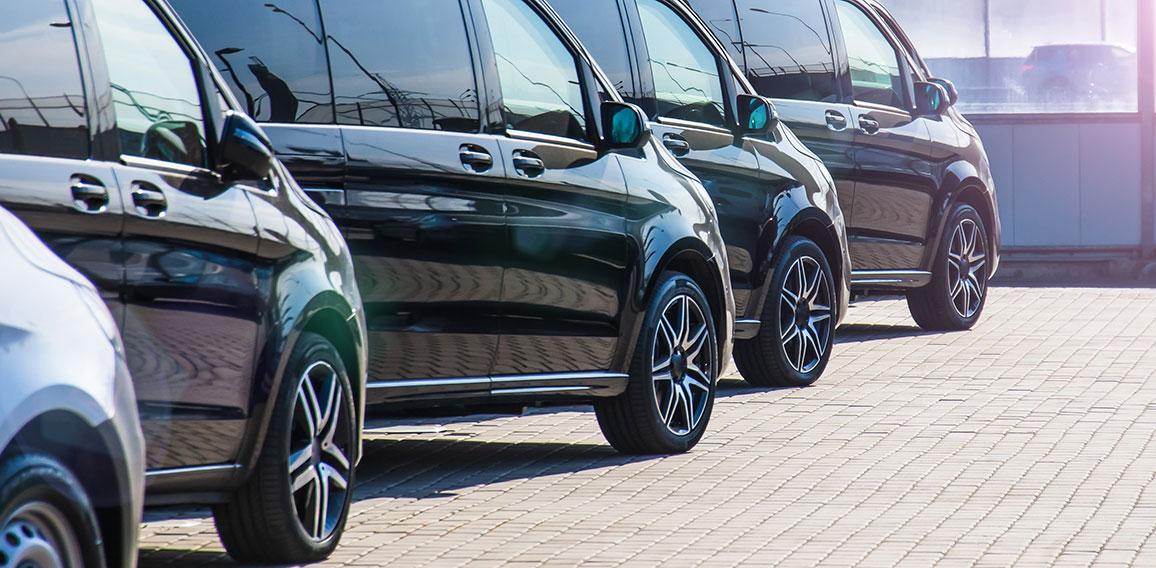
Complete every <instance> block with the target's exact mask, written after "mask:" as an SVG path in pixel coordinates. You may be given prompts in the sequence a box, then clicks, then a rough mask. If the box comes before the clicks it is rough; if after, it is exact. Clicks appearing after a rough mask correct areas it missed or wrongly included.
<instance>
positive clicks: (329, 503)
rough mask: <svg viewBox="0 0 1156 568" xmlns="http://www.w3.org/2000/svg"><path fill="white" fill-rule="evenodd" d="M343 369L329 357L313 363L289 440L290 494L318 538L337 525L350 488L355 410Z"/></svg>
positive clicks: (296, 402)
mask: <svg viewBox="0 0 1156 568" xmlns="http://www.w3.org/2000/svg"><path fill="white" fill-rule="evenodd" d="M344 400H345V398H344V392H343V389H342V386H341V379H340V377H338V375H337V371H336V370H334V368H333V367H332V366H331V365H330V364H329V363H326V362H324V361H319V362H317V363H314V364H312V365H310V366H309V368H308V369H306V370H305V373H304V374H303V376H302V377H301V382H300V384H299V386H298V387H297V396H296V397H295V398H294V407H293V426H292V433H291V435H290V438H289V480H290V483H291V487H290V492H291V494H292V497H293V502H294V505H295V508H296V511H297V520H298V522H299V523H301V528H303V529H304V530H305V532H306V534H308V535H309V536H310V538H312V539H313V540H315V541H317V542H320V541H323V540H325V539H327V538H329V537H330V536H331V535H332V534H333V532H334V531H335V530H336V529H337V524H338V522H339V521H340V519H341V515H342V513H343V508H344V507H345V496H346V492H347V491H349V490H350V487H349V478H350V473H351V471H350V468H351V467H352V465H351V463H350V461H349V457H348V456H349V450H350V443H351V442H352V441H351V440H349V439H348V433H347V428H348V424H349V420H351V418H352V417H350V416H349V412H348V410H347V409H346V406H345V404H344V402H343V401H344Z"/></svg>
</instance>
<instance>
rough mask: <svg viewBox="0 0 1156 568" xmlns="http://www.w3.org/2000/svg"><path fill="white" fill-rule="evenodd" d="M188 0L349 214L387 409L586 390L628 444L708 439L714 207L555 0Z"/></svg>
mask: <svg viewBox="0 0 1156 568" xmlns="http://www.w3.org/2000/svg"><path fill="white" fill-rule="evenodd" d="M174 5H175V7H176V9H177V11H178V12H179V13H180V14H181V16H182V18H184V20H185V22H186V23H187V24H188V25H189V27H190V28H191V29H192V30H193V32H194V33H195V35H196V36H197V37H198V39H199V40H200V41H201V42H202V43H203V44H204V45H205V46H206V47H207V49H208V50H210V51H211V52H212V53H214V54H215V55H216V59H215V60H214V62H215V63H216V64H217V65H218V66H219V67H220V68H221V69H222V70H223V71H224V73H225V75H226V76H227V77H229V78H230V86H231V87H232V89H233V90H234V92H236V93H237V95H238V98H241V99H244V100H246V101H249V102H250V103H249V104H250V106H249V110H250V112H252V113H253V114H254V115H255V116H257V117H258V119H260V120H264V121H267V122H268V124H266V125H265V129H266V131H267V132H268V133H269V135H270V137H271V139H272V140H273V143H274V146H275V147H276V148H277V150H278V153H279V155H280V156H281V158H282V159H283V160H285V162H286V164H287V165H288V166H289V168H290V170H292V171H293V173H294V175H295V176H297V178H298V180H300V181H301V182H302V184H304V185H305V187H306V189H307V191H309V192H310V193H311V194H313V195H314V197H315V198H316V199H317V200H318V201H319V202H320V203H323V204H324V205H325V207H326V209H327V210H328V211H329V212H330V214H331V215H332V216H333V217H334V219H336V220H337V223H338V224H339V225H340V226H341V228H342V231H343V233H344V234H345V237H346V239H347V240H348V242H349V246H350V248H351V249H352V250H353V254H354V261H355V264H356V272H357V280H358V284H359V286H360V288H361V291H362V294H363V296H364V301H365V309H366V316H367V319H368V321H369V337H370V340H369V345H370V352H371V357H370V367H369V376H370V382H369V395H368V397H369V401H370V403H372V404H376V405H377V410H378V411H379V412H382V413H389V412H396V411H402V410H406V409H430V408H437V409H440V410H439V412H442V413H457V414H471V413H476V412H490V411H493V410H495V409H498V410H508V409H514V410H515V411H520V410H521V409H522V408H523V407H524V406H526V405H560V404H571V403H574V402H585V403H591V402H592V403H593V404H594V407H595V410H596V414H597V417H598V421H599V424H600V425H601V427H602V431H603V433H604V434H605V435H606V438H607V440H609V441H610V443H611V444H613V445H614V447H616V448H618V449H619V450H622V451H624V452H630V453H671V452H682V451H687V450H689V449H690V448H691V447H693V446H694V445H695V444H696V443H697V442H698V441H699V439H700V438H701V436H702V434H703V432H704V431H705V429H706V425H707V423H708V419H709V417H710V413H711V409H712V407H713V404H714V396H715V391H716V380H717V378H718V376H719V372H720V369H721V367H722V365H723V364H724V362H725V361H727V360H729V357H730V351H731V349H730V346H731V338H732V335H733V334H732V327H733V320H734V300H733V298H732V295H731V292H730V287H729V285H728V281H727V276H726V266H727V256H726V250H725V248H724V245H723V242H722V238H721V237H720V236H719V231H718V220H717V218H716V213H715V210H714V208H713V207H712V206H711V202H710V196H709V195H707V194H706V192H705V191H704V190H703V187H702V185H701V184H700V183H699V181H698V180H697V179H695V178H694V176H693V175H692V174H690V173H689V172H688V171H687V170H686V169H685V168H683V167H682V166H681V165H680V164H679V163H678V162H677V161H676V160H675V159H674V158H673V157H672V156H671V155H670V154H669V153H668V152H667V151H666V150H665V149H663V148H662V145H661V143H660V141H659V140H658V139H657V138H654V137H652V136H651V133H650V131H649V129H647V127H646V117H645V116H644V115H643V114H642V113H641V111H640V110H638V109H637V107H634V106H632V105H628V104H625V103H623V102H622V100H621V98H620V97H619V96H618V94H617V93H616V91H615V90H614V89H613V88H612V87H611V85H610V84H609V83H608V82H607V80H606V78H605V76H604V75H603V73H602V71H601V70H599V69H598V67H597V66H596V65H595V64H594V63H593V62H592V61H591V60H590V59H589V57H588V56H587V54H586V53H585V51H584V50H583V49H582V47H581V45H580V44H579V43H578V41H577V40H576V39H575V38H574V37H573V36H572V35H571V34H570V33H569V32H568V31H567V30H566V28H565V26H564V25H563V24H562V23H561V22H560V21H559V20H558V19H557V17H556V15H555V14H553V12H552V11H551V10H550V9H549V7H548V6H547V5H546V4H545V3H544V2H541V1H538V0H461V1H459V0H396V1H393V2H378V1H376V0H322V1H320V2H318V1H317V0H289V1H281V2H277V3H266V2H263V1H261V0H245V1H236V0H209V1H206V0H179V1H177V2H174ZM331 86H332V88H331Z"/></svg>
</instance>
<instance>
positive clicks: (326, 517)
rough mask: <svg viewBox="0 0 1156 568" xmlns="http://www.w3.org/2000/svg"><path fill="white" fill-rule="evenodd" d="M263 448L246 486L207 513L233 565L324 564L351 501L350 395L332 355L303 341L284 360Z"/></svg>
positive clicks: (317, 340)
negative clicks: (284, 372) (286, 362)
mask: <svg viewBox="0 0 1156 568" xmlns="http://www.w3.org/2000/svg"><path fill="white" fill-rule="evenodd" d="M287 369H288V370H287V371H286V376H285V378H284V379H283V380H282V384H281V392H280V393H279V394H278V396H277V399H276V404H277V407H276V409H275V410H274V411H273V419H272V421H271V422H270V424H269V433H268V435H267V437H266V440H265V447H264V448H263V449H262V451H261V457H260V458H259V461H258V462H257V468H256V470H255V471H254V472H253V475H252V477H251V478H250V479H249V481H248V483H247V484H246V485H245V486H244V487H242V488H241V489H240V490H239V491H237V492H236V494H234V496H233V499H232V501H230V502H229V503H226V504H224V505H218V506H215V507H213V517H214V519H215V520H216V523H217V532H218V533H219V534H220V535H221V541H222V542H223V543H224V545H225V549H226V550H227V551H228V552H229V555H231V556H232V557H233V558H234V559H235V560H237V561H239V562H245V563H261V564H299V563H307V562H317V561H319V560H324V559H325V558H327V557H328V556H329V555H330V554H332V553H333V550H334V549H336V548H337V543H338V542H339V541H340V540H341V533H342V532H343V531H344V529H345V521H346V519H347V517H348V515H349V506H350V503H351V500H352V497H353V474H354V464H353V463H352V461H351V459H352V457H351V456H352V455H353V454H352V451H353V449H354V445H355V444H356V443H357V440H356V429H355V423H354V420H355V419H356V414H355V411H354V408H353V395H352V389H351V386H350V383H349V378H348V375H347V374H346V371H345V367H344V365H342V363H341V358H340V357H339V356H338V354H337V350H336V349H335V348H334V347H333V344H331V343H330V342H329V341H327V340H326V339H325V338H323V337H321V336H320V335H317V334H313V333H304V334H302V336H301V338H300V339H299V340H298V341H297V346H296V347H295V348H294V349H293V355H292V356H291V357H290V361H289V366H288V367H287Z"/></svg>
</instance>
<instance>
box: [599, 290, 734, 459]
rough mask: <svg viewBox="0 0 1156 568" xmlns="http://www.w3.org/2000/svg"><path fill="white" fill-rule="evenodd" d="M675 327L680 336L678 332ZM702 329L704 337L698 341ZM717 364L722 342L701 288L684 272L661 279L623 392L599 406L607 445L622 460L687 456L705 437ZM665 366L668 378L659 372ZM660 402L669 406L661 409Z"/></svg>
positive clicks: (648, 311)
mask: <svg viewBox="0 0 1156 568" xmlns="http://www.w3.org/2000/svg"><path fill="white" fill-rule="evenodd" d="M684 301H685V302H688V303H683V302H684ZM691 303H693V305H692V304H691ZM684 305H685V306H687V311H686V312H685V313H688V314H690V317H688V318H685V320H683V319H679V323H677V324H669V323H667V322H668V321H669V319H670V318H671V317H674V316H675V315H677V314H681V313H683V312H682V311H681V309H682V306H684ZM671 310H674V311H671ZM679 317H681V316H679ZM683 321H685V322H688V324H689V325H687V324H684V323H682V322H683ZM675 325H677V327H678V328H679V330H677V331H675V330H673V328H674V327H675ZM668 330H669V331H668ZM700 330H701V332H702V333H703V334H705V335H702V336H700V335H699V331H700ZM660 334H661V335H660ZM676 343H677V345H675V344H676ZM688 350H689V352H688ZM658 358H662V359H664V360H665V362H666V366H665V367H660V366H659V365H656V364H655V361H656V359H658ZM718 359H719V355H718V336H717V335H716V332H715V325H714V319H713V317H712V315H711V310H710V304H709V303H708V302H707V299H706V296H705V295H704V294H703V293H702V289H701V288H699V286H698V284H696V283H695V281H694V280H692V279H691V278H690V277H688V276H686V275H684V274H680V273H677V272H664V273H662V274H661V275H659V278H658V285H657V286H656V287H655V292H654V296H653V297H652V298H651V300H650V304H649V305H648V306H647V309H646V320H645V322H644V324H643V326H642V332H641V334H640V335H639V338H638V344H637V345H636V346H635V348H634V359H633V361H632V362H631V365H630V382H629V384H628V386H627V388H626V392H624V393H622V394H620V395H618V396H616V397H614V398H608V399H600V400H599V401H597V402H596V403H595V404H594V410H595V413H596V414H597V416H598V425H599V426H600V427H601V428H602V434H603V435H604V436H606V440H607V441H608V442H610V444H611V445H612V446H614V448H615V449H617V450H618V451H620V452H622V453H625V454H676V453H683V452H687V451H689V450H690V449H691V448H693V447H694V446H695V444H697V443H698V441H699V440H700V439H702V435H703V433H704V432H705V431H706V427H707V423H708V422H709V421H710V415H711V410H712V409H713V407H714V398H715V391H716V389H717V384H718V374H719V370H720V365H719V360H718ZM663 368H665V369H666V371H667V372H666V373H663V372H661V370H662V369H663ZM656 370H657V371H658V373H657V374H656ZM656 376H657V377H658V378H656ZM664 376H665V377H669V378H667V379H663V378H662V377H664ZM660 398H661V399H662V400H663V401H665V402H662V403H660V402H659V399H660ZM684 400H685V401H688V402H686V403H683V402H682V401H684ZM660 404H663V405H664V408H661V409H660V408H659V405H660ZM696 417H697V419H696Z"/></svg>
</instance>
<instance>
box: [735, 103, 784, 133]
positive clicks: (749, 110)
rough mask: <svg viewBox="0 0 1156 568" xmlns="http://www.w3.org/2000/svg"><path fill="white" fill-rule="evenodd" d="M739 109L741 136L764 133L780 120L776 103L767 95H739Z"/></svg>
mask: <svg viewBox="0 0 1156 568" xmlns="http://www.w3.org/2000/svg"><path fill="white" fill-rule="evenodd" d="M738 110H739V117H738V118H739V131H738V134H739V135H740V136H746V135H748V134H764V133H766V132H767V131H769V130H770V129H772V128H774V126H775V124H776V123H778V122H779V111H778V110H776V109H775V103H772V102H771V101H770V100H769V99H767V98H766V97H760V96H758V95H746V94H743V95H739V97H738Z"/></svg>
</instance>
